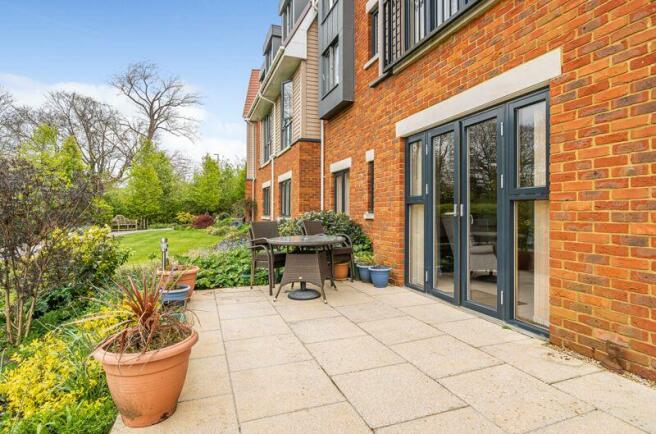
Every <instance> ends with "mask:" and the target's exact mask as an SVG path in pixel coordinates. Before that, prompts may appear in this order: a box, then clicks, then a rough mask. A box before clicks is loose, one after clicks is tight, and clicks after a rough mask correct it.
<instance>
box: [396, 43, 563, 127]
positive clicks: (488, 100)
mask: <svg viewBox="0 0 656 434" xmlns="http://www.w3.org/2000/svg"><path fill="white" fill-rule="evenodd" d="M561 57H562V53H561V49H560V48H558V49H556V50H553V51H550V52H548V53H546V54H543V55H542V56H540V57H536V58H535V59H533V60H530V61H528V62H526V63H523V64H521V65H519V66H516V67H515V68H513V69H511V70H509V71H506V72H504V73H502V74H499V75H497V76H496V77H494V78H491V79H490V80H487V81H485V82H483V83H481V84H478V85H476V86H474V87H472V88H471V89H467V90H465V91H464V92H461V93H459V94H457V95H454V96H452V97H451V98H448V99H446V100H444V101H442V102H440V103H437V104H435V105H434V106H432V107H429V108H427V109H425V110H422V111H420V112H418V113H415V114H414V115H412V116H409V117H407V118H405V119H403V120H401V121H399V122H397V123H396V137H409V136H411V135H413V134H416V133H420V132H422V131H424V130H426V129H428V128H432V127H435V126H438V125H441V124H444V123H446V122H448V121H451V120H454V119H457V118H459V117H462V116H465V115H467V114H470V113H474V112H476V111H478V110H482V109H484V108H486V107H491V106H493V105H496V104H498V103H501V102H503V101H507V100H509V99H512V98H514V97H517V96H520V95H521V94H524V93H526V92H530V91H533V90H537V89H539V88H541V87H544V86H546V85H548V84H549V81H551V80H552V79H554V78H556V77H558V76H560V74H561V73H562V62H561Z"/></svg>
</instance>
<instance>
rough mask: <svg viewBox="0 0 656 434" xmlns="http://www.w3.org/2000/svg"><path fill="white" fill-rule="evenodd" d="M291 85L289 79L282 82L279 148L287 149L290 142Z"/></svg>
mask: <svg viewBox="0 0 656 434" xmlns="http://www.w3.org/2000/svg"><path fill="white" fill-rule="evenodd" d="M293 93H294V91H293V86H292V82H291V81H286V82H284V83H283V84H282V91H281V95H282V104H281V109H282V116H281V118H282V125H281V134H280V135H281V141H282V143H281V149H287V148H288V147H290V146H291V144H292V114H293V108H292V97H293Z"/></svg>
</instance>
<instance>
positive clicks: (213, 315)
mask: <svg viewBox="0 0 656 434" xmlns="http://www.w3.org/2000/svg"><path fill="white" fill-rule="evenodd" d="M187 317H188V318H189V320H190V321H191V322H192V324H193V325H194V329H195V330H197V331H208V330H219V329H220V328H221V326H220V324H219V314H218V311H217V309H216V305H214V306H212V307H198V308H194V309H192V308H189V310H187Z"/></svg>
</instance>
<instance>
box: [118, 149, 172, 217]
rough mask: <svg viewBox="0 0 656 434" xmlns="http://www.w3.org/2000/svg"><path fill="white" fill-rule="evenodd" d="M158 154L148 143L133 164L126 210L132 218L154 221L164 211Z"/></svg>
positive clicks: (127, 191) (126, 197)
mask: <svg viewBox="0 0 656 434" xmlns="http://www.w3.org/2000/svg"><path fill="white" fill-rule="evenodd" d="M156 159H157V152H156V151H155V148H154V146H152V144H150V142H147V143H145V144H144V146H143V149H142V150H141V152H139V154H138V155H137V157H136V158H135V159H134V162H133V163H132V167H131V168H130V176H129V179H128V185H127V189H126V196H125V200H126V208H127V209H128V211H129V214H130V215H131V216H135V217H144V218H149V219H152V218H154V217H156V216H157V215H159V214H160V213H161V211H162V201H163V198H164V189H163V182H162V181H163V180H160V178H159V173H158V171H157V164H156V161H155V160H156Z"/></svg>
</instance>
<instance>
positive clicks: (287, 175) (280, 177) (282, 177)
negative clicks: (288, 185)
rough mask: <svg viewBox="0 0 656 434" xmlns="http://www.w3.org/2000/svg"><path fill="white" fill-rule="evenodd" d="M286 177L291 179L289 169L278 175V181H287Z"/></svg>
mask: <svg viewBox="0 0 656 434" xmlns="http://www.w3.org/2000/svg"><path fill="white" fill-rule="evenodd" d="M288 179H292V171H291V170H290V171H289V172H285V173H283V174H282V175H280V176H279V177H278V182H279V183H280V182H284V181H287V180H288Z"/></svg>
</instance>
